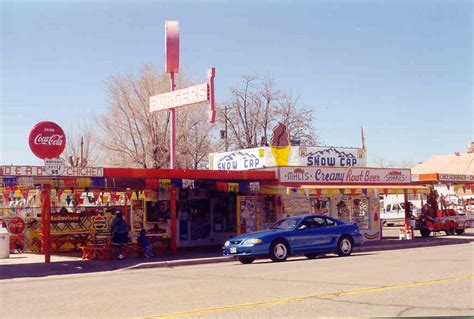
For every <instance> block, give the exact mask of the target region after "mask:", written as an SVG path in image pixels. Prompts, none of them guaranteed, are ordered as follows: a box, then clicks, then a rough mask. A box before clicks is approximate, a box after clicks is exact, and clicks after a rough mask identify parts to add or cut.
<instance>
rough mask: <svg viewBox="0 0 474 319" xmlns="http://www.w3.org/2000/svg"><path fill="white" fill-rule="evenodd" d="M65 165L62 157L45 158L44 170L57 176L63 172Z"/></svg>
mask: <svg viewBox="0 0 474 319" xmlns="http://www.w3.org/2000/svg"><path fill="white" fill-rule="evenodd" d="M65 169H66V165H65V163H64V159H63V158H45V159H44V171H45V172H46V174H48V175H52V176H59V175H62V174H63V173H64V170H65Z"/></svg>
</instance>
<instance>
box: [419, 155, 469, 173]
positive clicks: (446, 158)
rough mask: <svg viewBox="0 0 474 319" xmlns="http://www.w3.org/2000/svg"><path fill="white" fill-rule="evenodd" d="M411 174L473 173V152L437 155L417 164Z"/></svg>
mask: <svg viewBox="0 0 474 319" xmlns="http://www.w3.org/2000/svg"><path fill="white" fill-rule="evenodd" d="M411 173H412V174H436V173H439V174H462V175H474V153H454V154H446V155H437V156H434V157H433V158H431V159H429V160H427V161H425V162H423V163H420V164H417V165H416V166H415V167H413V168H412V169H411Z"/></svg>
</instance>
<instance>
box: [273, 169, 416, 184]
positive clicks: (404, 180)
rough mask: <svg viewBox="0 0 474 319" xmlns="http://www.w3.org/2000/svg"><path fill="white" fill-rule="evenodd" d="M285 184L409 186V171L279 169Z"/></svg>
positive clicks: (280, 177)
mask: <svg viewBox="0 0 474 319" xmlns="http://www.w3.org/2000/svg"><path fill="white" fill-rule="evenodd" d="M279 170H280V174H279V179H280V182H282V183H287V184H410V183H411V171H410V170H409V169H390V168H387V169H385V168H380V169H378V168H358V167H280V169H279Z"/></svg>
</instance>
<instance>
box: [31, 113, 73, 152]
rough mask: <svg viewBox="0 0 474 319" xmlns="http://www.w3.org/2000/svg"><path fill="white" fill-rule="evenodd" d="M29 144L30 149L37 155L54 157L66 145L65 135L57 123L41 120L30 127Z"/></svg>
mask: <svg viewBox="0 0 474 319" xmlns="http://www.w3.org/2000/svg"><path fill="white" fill-rule="evenodd" d="M29 144H30V148H31V151H32V152H33V154H35V155H36V156H37V157H39V158H41V159H45V158H56V157H59V155H61V153H62V152H63V151H64V148H65V147H66V135H65V134H64V131H63V129H62V128H61V127H60V126H59V125H58V124H56V123H54V122H49V121H43V122H39V123H38V124H36V125H35V126H34V127H33V128H32V129H31V131H30V136H29Z"/></svg>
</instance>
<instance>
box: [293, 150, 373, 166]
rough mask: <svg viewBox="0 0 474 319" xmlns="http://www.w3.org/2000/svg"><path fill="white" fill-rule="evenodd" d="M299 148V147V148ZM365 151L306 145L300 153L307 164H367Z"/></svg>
mask: <svg viewBox="0 0 474 319" xmlns="http://www.w3.org/2000/svg"><path fill="white" fill-rule="evenodd" d="M300 149H301V148H300ZM366 153H367V151H366V150H365V149H362V148H343V147H338V148H336V147H332V146H330V147H308V148H306V152H305V153H304V155H303V154H301V153H300V156H301V157H303V161H304V164H302V165H307V166H359V167H360V166H367V157H366Z"/></svg>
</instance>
